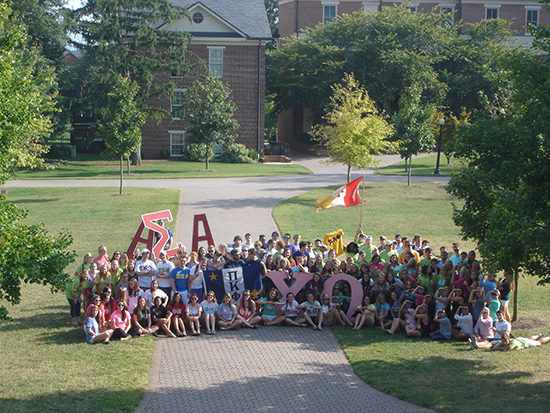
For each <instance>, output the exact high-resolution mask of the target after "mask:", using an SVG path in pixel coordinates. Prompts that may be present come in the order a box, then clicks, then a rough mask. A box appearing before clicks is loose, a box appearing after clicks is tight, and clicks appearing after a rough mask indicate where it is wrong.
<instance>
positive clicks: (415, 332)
mask: <svg viewBox="0 0 550 413" xmlns="http://www.w3.org/2000/svg"><path fill="white" fill-rule="evenodd" d="M413 317H414V319H415V320H416V324H415V325H414V327H412V326H410V325H406V326H405V331H406V333H407V335H408V336H409V337H429V335H430V331H431V327H432V324H431V322H430V318H429V317H428V306H427V305H426V304H420V305H419V306H418V307H416V310H414V313H413Z"/></svg>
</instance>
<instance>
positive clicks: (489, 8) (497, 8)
mask: <svg viewBox="0 0 550 413" xmlns="http://www.w3.org/2000/svg"><path fill="white" fill-rule="evenodd" d="M484 6H485V20H490V19H498V18H500V4H485V5H484ZM494 11H496V16H490V17H489V13H491V14H492V13H493V12H494Z"/></svg>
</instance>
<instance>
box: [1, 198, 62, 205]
mask: <svg viewBox="0 0 550 413" xmlns="http://www.w3.org/2000/svg"><path fill="white" fill-rule="evenodd" d="M59 199H60V198H20V199H18V200H17V201H9V200H8V202H9V203H10V204H43V203H46V202H58V201H59Z"/></svg>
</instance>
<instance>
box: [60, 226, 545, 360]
mask: <svg viewBox="0 0 550 413" xmlns="http://www.w3.org/2000/svg"><path fill="white" fill-rule="evenodd" d="M379 240H380V244H379V245H374V244H373V240H372V237H370V236H367V235H365V234H364V233H363V231H362V229H361V227H360V228H359V229H358V231H357V234H356V236H355V239H354V241H352V242H350V243H349V244H348V245H347V246H346V247H345V252H344V253H343V254H340V255H339V256H337V253H336V251H334V250H331V249H329V248H328V247H327V246H326V245H324V244H323V242H322V241H321V240H320V239H317V240H315V242H313V243H312V242H309V241H303V240H301V237H300V235H299V234H295V235H294V236H293V237H291V235H290V234H284V236H283V237H279V234H278V233H277V232H274V233H272V235H271V238H270V239H266V237H265V236H263V235H260V237H259V239H258V240H256V241H254V240H253V239H252V236H251V234H246V235H245V239H244V240H243V239H242V238H241V237H240V236H235V238H234V240H233V243H231V244H220V245H218V247H217V248H216V247H215V246H213V245H211V246H209V247H208V248H205V247H200V248H199V249H198V251H192V252H190V253H188V252H187V251H186V249H185V248H182V249H181V250H179V252H178V255H176V256H174V257H172V259H171V260H169V259H168V257H167V256H166V253H165V252H164V251H163V252H161V253H160V254H159V255H160V256H159V257H158V258H157V257H151V252H150V251H149V250H148V249H147V248H145V249H143V250H141V251H139V250H136V251H135V253H134V256H133V257H128V256H127V255H126V254H125V253H122V252H120V251H115V252H114V253H113V256H112V257H109V255H108V254H107V248H106V247H105V246H101V247H99V249H98V256H97V257H95V258H92V254H90V253H88V254H86V255H85V257H84V259H83V262H82V263H81V264H80V265H79V266H78V268H77V269H76V272H75V278H74V279H73V280H72V281H71V282H70V283H69V284H68V286H67V289H66V295H67V299H68V302H69V304H70V308H71V317H72V322H73V324H74V325H78V324H80V323H81V318H80V315H81V305H82V304H84V308H85V309H86V310H85V315H84V323H83V324H84V330H85V333H86V340H87V342H89V343H97V342H103V343H108V342H109V341H110V340H113V339H120V340H127V339H129V338H131V337H134V336H141V335H148V334H155V335H156V334H165V335H167V336H168V337H174V338H175V337H184V336H187V334H188V332H189V334H192V335H194V336H199V335H201V330H203V331H204V330H205V332H206V334H216V329H217V328H218V329H219V330H222V331H223V330H231V329H239V328H241V327H247V328H252V329H257V328H259V326H260V325H264V326H273V325H287V326H303V327H308V326H309V327H311V328H313V329H314V330H319V331H321V330H322V329H323V327H324V326H330V325H334V324H336V323H338V324H341V325H348V326H350V327H352V328H353V330H355V331H358V330H360V329H362V328H366V327H373V328H378V329H382V330H385V331H386V332H387V333H388V334H392V335H393V334H396V333H397V332H398V331H400V330H402V331H404V332H405V334H407V335H408V336H409V337H424V338H431V339H433V340H464V341H468V343H469V345H470V348H471V349H477V348H493V349H499V350H512V349H520V348H527V347H535V346H539V345H541V344H544V343H547V342H548V341H550V337H543V336H542V334H539V335H537V336H533V337H530V338H521V337H520V338H513V336H512V334H511V324H510V314H509V311H508V303H509V300H510V297H509V293H510V284H509V281H508V279H507V278H506V277H502V278H499V279H497V278H496V277H495V275H493V274H482V273H481V271H480V264H479V262H478V261H477V260H476V254H475V251H469V252H463V251H460V246H459V244H458V243H453V244H452V248H451V251H448V250H447V248H446V247H445V246H441V247H440V248H439V250H438V255H436V254H435V253H434V250H433V249H432V248H431V246H430V243H429V241H427V240H423V239H422V237H421V236H420V235H415V236H414V237H413V238H412V239H408V238H407V237H402V236H401V235H399V234H397V235H396V236H395V237H394V239H391V240H389V239H387V238H386V237H385V236H381V237H380V239H379ZM167 248H168V245H167ZM257 263H260V265H261V271H262V283H263V290H262V297H263V298H260V299H258V300H253V299H252V297H251V293H250V291H248V290H245V291H244V292H243V298H242V299H241V300H239V302H237V303H233V300H232V297H231V295H230V294H225V295H224V296H223V300H222V302H221V303H217V301H216V297H215V295H214V293H213V292H212V291H206V290H205V284H204V275H203V272H204V271H206V270H208V269H213V270H220V269H223V268H232V267H237V266H245V265H250V264H257ZM270 271H280V272H284V273H286V278H285V282H286V283H287V284H288V285H292V284H293V283H294V282H295V278H294V274H295V273H297V272H299V273H309V274H311V280H309V281H308V282H307V284H306V285H305V287H304V288H302V290H301V291H300V293H298V294H296V296H294V294H292V293H288V294H287V295H286V297H282V296H281V294H280V292H279V291H278V290H277V289H276V288H275V285H274V283H273V281H272V280H271V279H270V278H269V276H268V274H269V272H270ZM340 273H345V274H349V275H351V276H353V277H355V278H356V279H357V280H359V283H360V285H361V287H362V290H363V291H362V293H363V299H362V301H361V304H360V305H359V306H358V307H357V308H354V309H352V311H350V308H349V307H350V302H351V287H350V284H349V283H348V282H345V281H339V282H337V283H336V284H335V285H334V288H333V290H332V291H325V288H324V284H325V282H326V281H327V279H328V278H330V277H332V276H334V275H336V274H340ZM348 314H352V315H351V317H348ZM352 320H353V321H352Z"/></svg>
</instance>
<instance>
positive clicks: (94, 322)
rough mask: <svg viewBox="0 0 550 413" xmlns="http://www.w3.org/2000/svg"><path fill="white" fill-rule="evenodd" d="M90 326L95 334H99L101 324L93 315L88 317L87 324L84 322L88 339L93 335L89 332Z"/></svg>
mask: <svg viewBox="0 0 550 413" xmlns="http://www.w3.org/2000/svg"><path fill="white" fill-rule="evenodd" d="M88 328H90V329H91V330H92V332H93V333H94V334H99V324H98V323H97V320H96V319H95V318H93V317H88V318H87V319H86V324H84V331H85V332H86V341H90V340H91V339H92V338H93V336H92V335H91V334H90V333H89V332H88Z"/></svg>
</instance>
